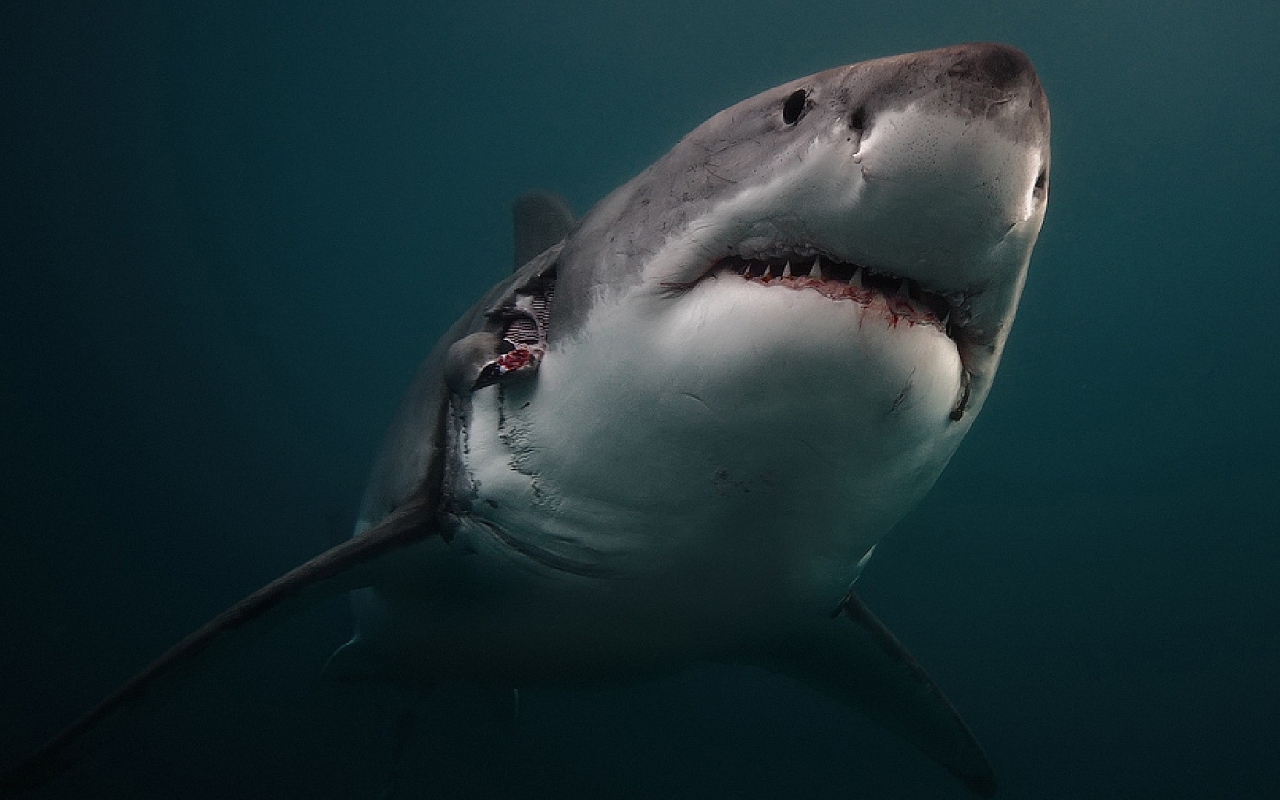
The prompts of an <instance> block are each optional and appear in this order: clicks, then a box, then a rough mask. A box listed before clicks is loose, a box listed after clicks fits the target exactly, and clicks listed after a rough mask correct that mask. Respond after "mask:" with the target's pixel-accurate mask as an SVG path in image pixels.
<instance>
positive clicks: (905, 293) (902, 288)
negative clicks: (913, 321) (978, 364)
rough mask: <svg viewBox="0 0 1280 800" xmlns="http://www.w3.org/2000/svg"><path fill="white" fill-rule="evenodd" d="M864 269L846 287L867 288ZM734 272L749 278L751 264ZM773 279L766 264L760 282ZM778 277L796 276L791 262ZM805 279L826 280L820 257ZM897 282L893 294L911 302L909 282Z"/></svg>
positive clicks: (947, 318) (856, 270)
mask: <svg viewBox="0 0 1280 800" xmlns="http://www.w3.org/2000/svg"><path fill="white" fill-rule="evenodd" d="M864 269H865V267H862V266H855V267H854V270H853V274H852V275H851V276H849V281H848V285H849V286H854V287H858V288H863V289H865V288H867V287H866V283H865V282H864V281H863V279H862V278H863V271H864ZM734 271H735V272H736V273H737V274H739V275H742V276H746V277H751V275H750V273H751V264H750V263H746V264H743V265H742V266H741V267H737V268H735V269H734ZM773 277H774V276H773V266H772V265H771V264H768V263H766V264H765V268H764V273H763V274H762V275H760V278H761V279H762V280H769V279H771V278H773ZM778 277H779V278H792V277H796V276H795V275H794V273H793V272H792V270H791V261H790V260H788V261H786V262H785V263H784V264H783V266H782V270H781V272H780V273H779V275H778ZM805 277H808V278H811V279H813V280H820V281H821V280H826V279H827V278H826V276H825V275H823V272H822V257H821V256H817V255H815V256H814V258H813V264H812V265H811V266H810V267H809V273H808V275H806V276H805ZM899 280H900V283H899V284H898V289H897V292H896V293H895V294H896V295H897V296H898V297H901V298H903V299H904V300H908V301H910V300H912V299H913V298H912V297H911V292H910V289H909V288H908V287H909V281H908V280H906V279H899ZM952 303H954V301H952ZM952 310H953V308H948V310H947V312H946V314H945V315H944V316H943V317H942V319H941V320H940V322H941V323H942V324H943V325H946V324H947V323H948V322H949V321H950V318H951V311H952Z"/></svg>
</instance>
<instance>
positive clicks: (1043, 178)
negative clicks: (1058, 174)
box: [1034, 169, 1049, 195]
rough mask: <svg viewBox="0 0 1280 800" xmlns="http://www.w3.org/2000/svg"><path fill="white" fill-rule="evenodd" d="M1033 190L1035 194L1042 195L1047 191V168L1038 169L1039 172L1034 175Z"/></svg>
mask: <svg viewBox="0 0 1280 800" xmlns="http://www.w3.org/2000/svg"><path fill="white" fill-rule="evenodd" d="M1034 191H1035V193H1036V194H1037V195H1043V194H1046V193H1047V192H1048V191H1049V170H1047V169H1042V170H1040V174H1039V175H1037V176H1036V185H1035V189H1034Z"/></svg>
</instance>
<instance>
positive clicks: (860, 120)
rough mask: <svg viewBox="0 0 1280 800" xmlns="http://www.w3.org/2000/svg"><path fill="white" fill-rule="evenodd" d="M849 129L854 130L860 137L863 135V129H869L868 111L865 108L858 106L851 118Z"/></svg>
mask: <svg viewBox="0 0 1280 800" xmlns="http://www.w3.org/2000/svg"><path fill="white" fill-rule="evenodd" d="M849 127H850V128H853V130H854V131H855V132H856V133H858V135H861V134H862V131H863V129H864V128H866V127H867V109H866V107H865V106H858V107H857V108H855V109H854V110H853V114H851V115H850V116H849Z"/></svg>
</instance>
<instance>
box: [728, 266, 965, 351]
mask: <svg viewBox="0 0 1280 800" xmlns="http://www.w3.org/2000/svg"><path fill="white" fill-rule="evenodd" d="M709 274H725V275H736V276H738V277H740V278H743V279H744V280H748V281H751V282H752V283H759V284H763V285H766V286H781V287H786V288H789V289H811V290H813V291H816V292H819V293H820V294H822V295H823V296H825V297H829V298H831V299H832V300H848V301H852V302H855V303H858V304H859V305H862V306H863V307H870V306H872V305H873V304H876V303H879V304H882V307H883V310H884V311H885V313H886V314H887V316H888V320H889V324H890V325H898V324H901V323H905V324H907V325H932V326H933V327H935V328H938V329H939V330H942V331H945V332H946V334H947V336H949V337H951V338H952V339H955V340H956V341H957V343H958V342H959V337H960V335H961V334H962V330H963V327H964V322H965V320H966V318H967V316H968V314H967V310H966V306H965V297H964V295H963V294H962V293H958V292H957V293H952V294H943V293H942V292H939V291H936V290H933V289H930V288H928V287H926V286H924V285H922V284H921V283H920V282H919V281H917V280H915V279H913V278H902V277H899V276H897V275H891V274H888V273H885V272H879V271H876V270H873V269H871V268H870V267H867V266H864V265H862V264H852V263H848V262H843V261H836V260H835V259H832V258H827V257H825V256H822V255H807V256H804V255H798V254H796V255H789V256H786V255H784V256H778V257H771V258H743V257H741V256H728V257H726V258H723V259H721V260H720V261H718V262H717V263H716V265H715V266H714V267H713V268H712V269H711V270H710V272H709Z"/></svg>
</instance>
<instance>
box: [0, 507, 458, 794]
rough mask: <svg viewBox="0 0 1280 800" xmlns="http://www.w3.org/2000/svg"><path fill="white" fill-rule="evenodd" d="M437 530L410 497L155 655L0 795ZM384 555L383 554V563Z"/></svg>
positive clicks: (44, 774)
mask: <svg viewBox="0 0 1280 800" xmlns="http://www.w3.org/2000/svg"><path fill="white" fill-rule="evenodd" d="M435 532H436V528H435V513H434V511H433V504H432V501H431V499H430V498H429V497H428V496H427V494H426V493H422V494H420V495H415V496H414V497H413V498H411V499H410V500H409V501H408V502H406V503H405V504H404V505H402V506H401V507H400V508H399V509H397V510H396V511H394V512H392V513H391V514H390V515H388V516H387V518H386V519H384V520H383V521H382V522H380V523H379V524H377V525H375V526H374V527H372V528H370V529H369V530H368V531H365V532H364V533H362V534H360V535H358V536H355V537H353V538H351V539H350V540H348V541H346V542H344V543H342V544H340V545H338V546H337V547H334V548H332V549H330V550H328V551H326V552H324V553H322V554H320V555H318V556H316V557H315V558H313V559H311V560H310V561H308V562H307V563H305V564H303V565H302V566H300V567H298V568H297V569H294V570H293V571H292V572H288V573H286V574H285V575H283V576H281V577H280V578H277V579H276V580H274V581H272V582H271V583H269V584H267V585H266V586H264V587H262V588H261V589H259V590H258V591H256V592H254V593H253V594H251V595H249V596H248V597H246V598H245V599H243V600H241V601H240V602H239V603H236V604H235V605H234V606H232V607H231V608H229V609H227V610H226V611H224V612H222V613H221V614H219V615H218V616H216V617H214V618H213V620H211V621H210V622H209V623H208V624H206V625H205V626H204V627H202V628H200V629H199V630H197V631H196V632H194V633H192V634H191V635H190V636H188V637H187V638H186V639H183V640H182V641H181V642H179V643H178V644H177V645H175V646H174V647H172V648H171V649H170V650H169V651H168V652H166V653H165V654H163V655H161V656H160V657H159V658H157V659H156V660H155V661H154V662H152V663H151V665H150V666H149V667H147V668H146V669H144V670H143V671H142V672H140V673H138V674H137V675H135V676H134V677H133V678H132V679H130V680H129V682H128V683H126V684H125V685H124V686H122V687H121V688H120V689H119V690H118V691H117V692H116V693H115V694H113V695H111V696H110V697H108V698H107V699H106V700H104V701H103V702H102V703H100V704H99V705H98V706H97V707H96V708H94V709H92V710H91V711H89V712H88V713H87V714H85V715H84V716H83V717H81V718H80V719H78V720H76V721H75V722H74V723H72V724H71V725H70V726H69V727H68V728H67V729H66V730H64V731H63V732H62V733H61V734H60V735H58V736H57V737H56V738H54V739H53V740H52V741H50V742H49V743H48V744H46V745H45V746H44V747H43V748H41V749H40V750H39V751H37V752H36V753H35V754H34V755H32V756H31V757H30V758H29V759H27V760H26V761H24V762H22V763H20V764H18V765H17V766H16V767H14V768H13V769H12V770H10V771H8V772H5V773H2V774H0V797H11V796H13V795H15V794H17V793H18V792H21V791H25V790H29V789H33V788H35V787H37V786H39V785H41V784H43V783H45V782H46V781H49V780H50V779H52V778H54V777H56V776H58V775H59V774H61V773H63V772H65V771H66V770H68V769H69V768H70V767H72V766H73V765H74V764H75V763H76V762H77V761H79V760H80V758H81V757H83V756H84V755H85V754H86V753H87V752H89V751H91V750H92V749H93V748H94V747H95V746H97V745H99V744H102V743H104V742H105V741H107V740H109V739H110V738H111V737H112V735H113V734H115V733H117V732H119V731H120V729H121V728H124V727H127V725H128V724H129V723H130V722H132V721H133V720H135V719H137V718H139V717H141V716H143V715H145V714H146V713H147V712H148V711H149V710H151V709H154V708H155V707H156V706H157V705H159V704H161V703H163V701H164V699H165V698H167V697H169V696H171V695H172V694H173V693H175V692H176V691H177V690H178V689H180V688H181V687H182V686H183V685H184V684H185V681H184V679H186V678H188V677H190V676H191V675H192V674H193V673H195V672H196V671H197V670H198V669H199V668H200V667H203V666H206V665H208V664H209V663H210V661H211V660H212V659H211V656H214V655H216V654H218V653H222V652H226V651H227V650H228V649H229V646H230V645H234V644H235V643H236V642H238V641H243V640H244V639H245V638H246V635H247V634H250V633H252V632H253V631H257V630H261V629H262V628H263V627H264V625H266V624H268V623H270V622H272V621H276V620H279V619H280V618H281V617H282V616H286V615H287V614H288V612H289V611H291V610H294V609H297V608H299V607H301V606H303V605H304V604H305V602H306V601H308V600H313V599H316V598H318V597H323V596H327V595H332V594H338V593H341V592H345V591H349V590H351V589H354V588H358V587H360V586H367V585H369V583H370V582H371V581H373V580H376V579H377V577H378V576H380V575H382V574H384V573H385V572H386V570H388V569H390V568H392V567H391V566H388V563H389V561H391V562H393V561H394V560H395V559H396V558H398V557H399V556H398V554H399V553H400V552H402V551H403V549H404V548H406V547H409V546H411V545H414V544H417V543H418V542H421V541H423V540H425V539H427V538H428V537H430V536H431V535H432V534H433V533H435ZM384 557H389V559H388V558H384Z"/></svg>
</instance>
